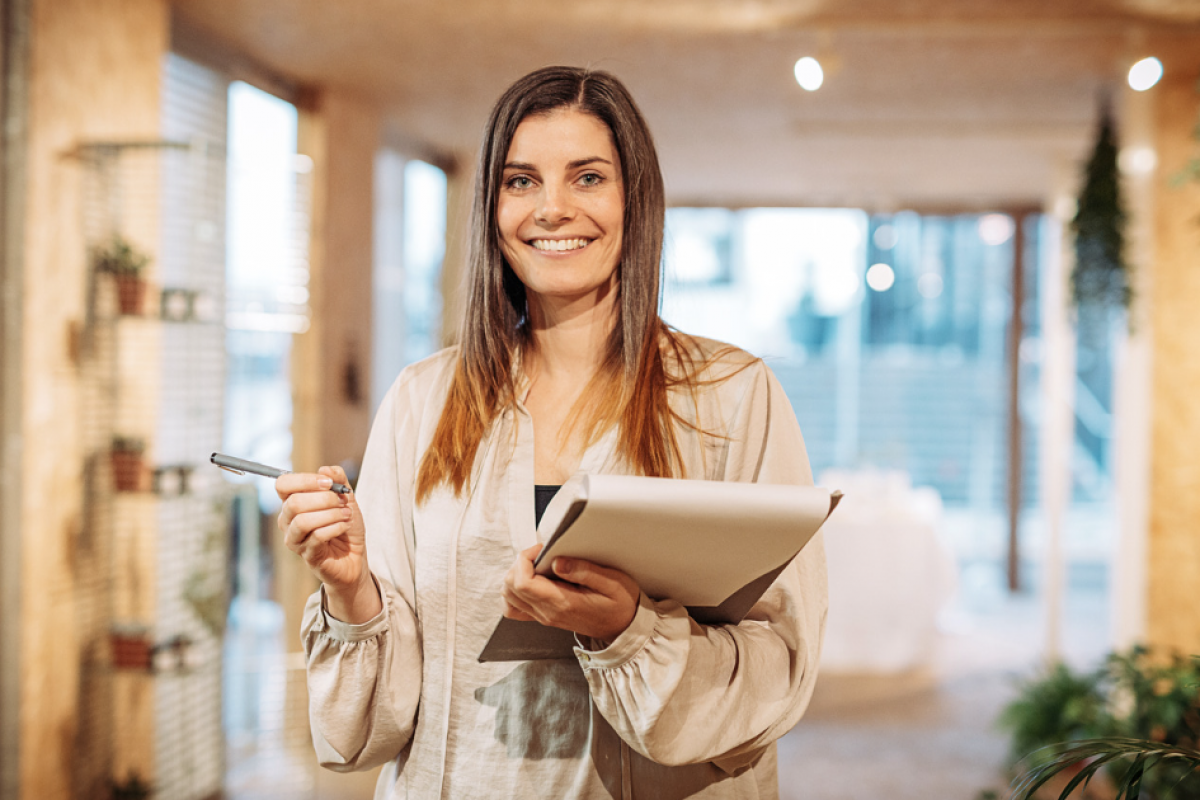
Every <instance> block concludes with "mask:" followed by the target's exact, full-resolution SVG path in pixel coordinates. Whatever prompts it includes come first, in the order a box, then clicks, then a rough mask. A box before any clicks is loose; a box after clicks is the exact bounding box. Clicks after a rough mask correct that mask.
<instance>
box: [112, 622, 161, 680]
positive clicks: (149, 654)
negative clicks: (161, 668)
mask: <svg viewBox="0 0 1200 800" xmlns="http://www.w3.org/2000/svg"><path fill="white" fill-rule="evenodd" d="M108 641H109V645H110V647H111V648H112V665H113V667H114V668H116V669H134V670H146V671H149V669H150V667H151V666H152V664H153V658H154V646H153V645H152V644H151V642H150V637H149V636H148V635H147V634H145V633H141V632H137V631H112V632H111V633H110V634H109V637H108Z"/></svg>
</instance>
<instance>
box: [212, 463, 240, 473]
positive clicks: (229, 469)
mask: <svg viewBox="0 0 1200 800" xmlns="http://www.w3.org/2000/svg"><path fill="white" fill-rule="evenodd" d="M217 467H219V468H220V469H223V470H225V471H226V472H232V473H233V474H234V475H245V474H246V473H245V472H243V471H242V470H240V469H234V468H233V467H227V466H225V465H224V464H217Z"/></svg>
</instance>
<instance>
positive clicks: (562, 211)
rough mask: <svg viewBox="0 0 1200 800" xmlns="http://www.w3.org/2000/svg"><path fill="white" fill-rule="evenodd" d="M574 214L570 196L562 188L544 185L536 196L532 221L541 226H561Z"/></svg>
mask: <svg viewBox="0 0 1200 800" xmlns="http://www.w3.org/2000/svg"><path fill="white" fill-rule="evenodd" d="M573 214H574V206H573V205H572V204H571V196H570V193H569V192H568V191H566V190H565V189H563V188H562V187H558V186H553V185H549V184H547V185H545V186H543V188H542V191H541V192H540V193H539V195H538V204H537V209H535V212H534V219H535V220H536V221H537V222H538V223H540V224H542V225H561V224H562V223H563V222H566V221H567V220H569V219H570V218H571V216H572V215H573Z"/></svg>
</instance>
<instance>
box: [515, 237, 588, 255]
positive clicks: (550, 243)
mask: <svg viewBox="0 0 1200 800" xmlns="http://www.w3.org/2000/svg"><path fill="white" fill-rule="evenodd" d="M591 243H592V240H591V239H534V240H533V241H531V242H530V244H531V245H533V247H534V249H535V250H549V251H554V252H561V251H564V250H582V249H583V248H585V247H587V246H588V245H589V244H591Z"/></svg>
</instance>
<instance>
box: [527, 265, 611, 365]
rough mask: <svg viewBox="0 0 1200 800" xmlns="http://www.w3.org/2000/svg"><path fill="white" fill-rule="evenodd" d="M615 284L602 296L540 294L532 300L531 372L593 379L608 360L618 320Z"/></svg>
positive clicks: (530, 306)
mask: <svg viewBox="0 0 1200 800" xmlns="http://www.w3.org/2000/svg"><path fill="white" fill-rule="evenodd" d="M616 297H617V292H616V290H615V287H614V288H613V289H610V290H608V291H606V292H604V293H603V294H602V295H601V296H599V297H597V296H590V297H585V298H571V299H567V298H558V297H538V298H535V299H531V302H530V303H529V312H530V313H529V317H530V320H529V321H530V327H531V331H532V334H533V347H532V352H531V353H530V354H529V355H530V358H531V364H530V367H531V370H530V371H531V373H532V375H533V376H536V377H539V378H541V379H550V380H554V381H558V380H563V379H568V380H580V381H582V383H581V384H580V386H581V387H582V385H583V384H585V383H587V381H588V380H590V379H591V376H592V375H594V374H595V372H596V370H597V369H598V368H599V366H600V365H601V363H603V361H604V356H605V351H606V349H607V347H608V338H609V335H610V334H611V333H612V328H613V325H614V324H615V322H616V316H617V315H616Z"/></svg>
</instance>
